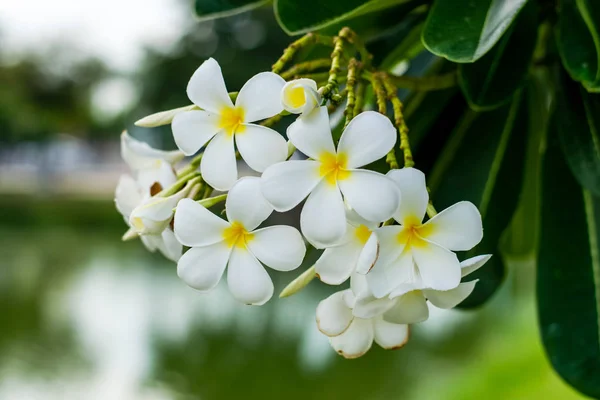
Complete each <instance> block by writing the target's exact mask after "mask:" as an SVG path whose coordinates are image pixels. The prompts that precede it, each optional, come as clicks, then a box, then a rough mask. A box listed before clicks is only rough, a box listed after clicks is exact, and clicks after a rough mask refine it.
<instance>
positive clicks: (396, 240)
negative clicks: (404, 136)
mask: <svg viewBox="0 0 600 400" xmlns="http://www.w3.org/2000/svg"><path fill="white" fill-rule="evenodd" d="M388 176H389V177H390V178H391V179H392V180H394V181H395V182H396V183H397V185H398V187H399V188H400V191H401V192H402V205H401V207H400V208H399V209H398V211H397V212H396V213H395V214H394V219H395V220H396V221H397V222H398V223H399V224H400V225H392V226H383V227H381V228H379V229H377V231H376V236H377V240H378V241H379V246H380V250H379V257H378V259H377V262H376V263H375V266H374V267H373V269H372V270H371V272H370V273H369V274H368V275H367V279H368V282H369V287H370V288H371V289H372V291H373V293H374V294H375V296H376V297H384V296H387V295H388V294H389V293H390V292H391V291H392V290H394V289H395V288H396V287H398V286H400V285H402V284H410V285H413V286H414V287H415V288H428V289H433V290H450V289H454V288H455V287H457V286H458V284H459V283H460V277H461V272H460V271H461V269H460V263H459V261H458V258H457V257H456V254H454V253H453V251H459V250H460V251H462V250H470V249H471V248H473V247H474V246H475V245H477V244H478V243H479V242H480V241H481V239H482V237H483V228H482V222H481V214H480V213H479V211H478V210H477V207H475V206H474V205H473V204H472V203H470V202H467V201H461V202H459V203H456V204H454V205H453V206H451V207H448V208H447V209H445V210H444V211H442V212H440V213H439V214H437V215H436V216H434V217H433V218H431V219H429V220H428V221H427V222H425V223H423V222H422V221H423V218H424V216H425V212H426V210H427V204H428V201H429V194H428V193H427V188H426V186H425V175H424V174H423V173H422V172H421V171H419V170H417V169H414V168H403V169H401V170H393V171H390V172H389V173H388Z"/></svg>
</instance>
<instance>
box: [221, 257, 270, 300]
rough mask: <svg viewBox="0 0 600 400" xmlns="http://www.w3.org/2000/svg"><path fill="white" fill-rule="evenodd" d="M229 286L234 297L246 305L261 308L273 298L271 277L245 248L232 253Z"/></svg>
mask: <svg viewBox="0 0 600 400" xmlns="http://www.w3.org/2000/svg"><path fill="white" fill-rule="evenodd" d="M227 284H228V285H229V291H230V292H231V294H232V295H233V297H234V298H235V299H236V300H237V301H240V302H242V303H244V304H250V305H258V306H260V305H263V304H265V303H266V302H267V301H269V299H270V298H271V297H272V296H273V281H272V280H271V277H270V276H269V274H268V273H267V271H265V268H264V267H263V266H262V265H261V264H260V262H258V260H257V259H256V257H254V255H252V253H250V252H249V251H248V250H247V249H245V248H238V247H236V248H234V249H233V251H232V252H231V255H230V257H229V268H227Z"/></svg>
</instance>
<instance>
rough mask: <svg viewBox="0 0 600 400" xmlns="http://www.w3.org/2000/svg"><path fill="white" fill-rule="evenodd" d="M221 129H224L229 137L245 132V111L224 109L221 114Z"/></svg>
mask: <svg viewBox="0 0 600 400" xmlns="http://www.w3.org/2000/svg"><path fill="white" fill-rule="evenodd" d="M219 115H220V118H219V129H224V130H225V132H227V134H228V135H233V134H234V133H242V132H243V131H244V126H243V125H242V123H243V122H244V109H243V108H241V107H223V108H222V109H221V112H220V113H219Z"/></svg>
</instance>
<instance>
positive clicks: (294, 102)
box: [286, 86, 306, 108]
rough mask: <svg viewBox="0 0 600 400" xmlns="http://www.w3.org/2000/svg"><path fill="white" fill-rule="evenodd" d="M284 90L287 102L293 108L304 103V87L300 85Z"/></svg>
mask: <svg viewBox="0 0 600 400" xmlns="http://www.w3.org/2000/svg"><path fill="white" fill-rule="evenodd" d="M286 92H287V93H286V97H287V100H288V103H289V104H290V105H291V106H292V107H293V108H299V107H302V106H303V105H304V103H306V94H305V93H304V88H303V87H302V86H296V87H294V88H291V89H288V90H287V91H286Z"/></svg>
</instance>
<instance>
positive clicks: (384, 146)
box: [338, 111, 398, 168]
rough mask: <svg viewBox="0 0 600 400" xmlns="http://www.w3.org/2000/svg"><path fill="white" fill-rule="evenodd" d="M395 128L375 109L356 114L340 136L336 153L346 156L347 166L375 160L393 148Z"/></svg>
mask: <svg viewBox="0 0 600 400" xmlns="http://www.w3.org/2000/svg"><path fill="white" fill-rule="evenodd" d="M397 136H398V135H397V133H396V128H394V125H392V122H391V121H390V120H389V118H387V117H386V116H384V115H382V114H379V113H378V112H375V111H365V112H362V113H360V114H358V115H357V116H356V117H355V118H354V119H352V121H350V124H349V125H348V126H347V127H346V129H345V130H344V132H343V133H342V136H341V138H340V143H339V146H338V153H340V154H345V155H346V156H347V157H348V168H359V167H362V166H363V165H367V164H370V163H372V162H373V161H377V160H379V159H380V158H382V157H385V155H386V154H387V153H388V152H389V151H390V150H391V149H393V148H394V145H395V144H396V137H397Z"/></svg>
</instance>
